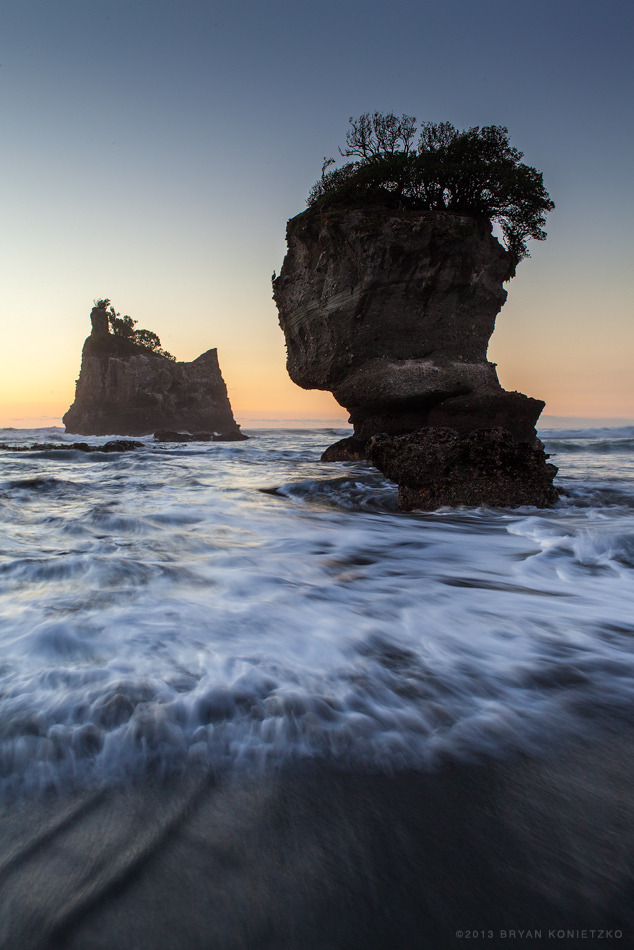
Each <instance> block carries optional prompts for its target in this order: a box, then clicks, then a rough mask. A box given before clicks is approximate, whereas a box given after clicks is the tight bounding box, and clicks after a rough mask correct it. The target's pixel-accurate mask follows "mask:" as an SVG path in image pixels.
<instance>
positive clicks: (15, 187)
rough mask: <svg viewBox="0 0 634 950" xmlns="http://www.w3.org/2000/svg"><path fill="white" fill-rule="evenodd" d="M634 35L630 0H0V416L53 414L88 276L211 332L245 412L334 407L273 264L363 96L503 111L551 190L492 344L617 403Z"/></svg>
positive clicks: (528, 388) (392, 103) (632, 138)
mask: <svg viewBox="0 0 634 950" xmlns="http://www.w3.org/2000/svg"><path fill="white" fill-rule="evenodd" d="M633 40H634V4H632V2H631V0H601V2H587V0H531V2H530V3H527V2H526V0H504V2H502V0H442V2H441V0H434V2H430V0H392V2H390V3H388V2H386V0H382V2H376V0H363V2H362V0H336V2H333V0H321V2H319V3H311V4H308V3H303V2H300V0H295V2H287V0H269V2H266V3H265V2H263V0H259V2H255V0H234V2H232V3H228V2H224V0H223V2H213V0H109V2H107V3H102V2H99V3H98V2H94V0H55V2H52V0H4V2H3V4H2V9H1V12H0V63H1V65H0V107H1V110H2V130H3V147H2V165H3V172H2V188H3V200H2V216H1V221H2V227H1V235H2V245H3V246H2V251H1V258H0V260H1V262H2V271H3V273H2V279H1V280H0V305H1V311H0V314H1V318H0V319H1V336H0V425H15V426H27V425H28V426H30V425H35V424H40V425H54V424H59V420H60V418H61V415H62V414H63V412H64V411H65V410H66V409H67V408H68V406H69V405H70V403H71V402H72V399H73V395H74V382H75V379H76V377H77V374H78V371H79V363H80V353H81V346H82V343H83V340H84V338H85V337H86V335H87V333H88V332H89V329H90V324H89V313H90V309H91V306H92V301H93V298H97V297H110V298H111V299H112V302H113V304H114V306H115V307H116V309H117V310H119V311H121V313H127V314H130V315H131V316H132V317H134V318H135V319H136V320H138V322H139V326H142V327H147V328H149V329H152V330H154V331H156V332H157V333H158V334H159V336H160V338H161V341H162V343H163V345H164V346H165V347H166V349H168V350H170V351H171V352H172V353H174V354H175V355H176V357H177V358H178V359H185V360H189V359H194V358H195V357H196V356H198V355H199V354H200V353H201V352H203V351H204V350H206V349H208V348H209V347H212V346H217V347H218V351H219V358H220V365H221V368H222V370H223V374H224V377H225V380H226V382H227V385H228V388H229V394H230V398H231V401H232V405H233V408H234V413H235V415H236V418H237V419H238V421H239V422H242V423H243V424H245V423H246V424H248V423H249V421H252V420H254V419H258V418H259V419H268V418H277V419H282V418H284V419H288V418H296V419H297V418H303V419H320V420H341V421H343V420H345V412H344V411H343V410H341V409H340V408H339V407H338V406H337V404H336V403H335V401H334V399H333V398H332V396H331V395H330V394H329V393H318V392H304V391H303V390H300V389H298V388H297V387H296V386H294V385H293V384H292V383H291V382H290V380H289V379H288V377H287V374H286V370H285V366H284V340H283V335H282V332H281V330H280V329H279V327H278V324H277V312H276V309H275V306H274V304H273V302H272V300H271V284H270V279H271V273H272V271H273V270H274V269H275V270H277V271H278V272H279V269H280V266H281V263H282V259H283V256H284V248H285V243H284V230H285V224H286V221H287V219H288V218H289V217H292V216H293V215H294V214H296V213H298V212H299V211H302V210H303V208H304V207H305V199H306V195H307V194H308V191H309V189H310V186H311V185H312V183H313V182H314V181H315V180H316V178H318V176H319V174H320V171H321V162H322V158H323V156H325V155H333V154H336V152H337V146H338V145H340V144H343V142H344V137H345V132H346V129H347V127H348V117H349V116H357V115H359V114H361V113H362V112H366V111H374V110H379V111H383V112H387V111H394V112H397V113H399V114H400V113H402V112H406V113H409V114H412V115H415V116H417V117H418V119H419V120H424V119H430V120H433V121H443V120H448V121H451V122H453V123H454V125H457V126H458V127H466V126H472V125H488V124H499V125H506V126H507V127H508V128H509V131H510V136H511V141H512V143H513V144H514V145H516V146H517V147H518V148H520V149H522V151H524V153H525V161H526V162H528V164H530V165H534V166H536V167H537V168H539V169H540V170H541V171H542V172H543V173H544V182H545V184H546V187H547V189H548V190H549V192H550V194H551V197H552V198H553V200H554V201H555V202H556V205H557V207H556V210H555V211H554V212H553V214H551V215H550V216H549V221H548V225H547V230H548V234H549V237H548V240H547V241H546V242H545V243H542V244H537V243H535V242H532V255H533V256H532V258H531V259H530V260H526V261H524V262H523V263H522V264H521V265H520V267H519V269H518V276H517V277H516V278H515V279H514V280H512V281H511V282H510V284H508V290H509V299H508V301H507V303H506V305H505V306H504V308H503V310H502V313H501V314H500V316H499V317H498V323H497V327H496V330H495V333H494V336H493V339H492V343H491V347H490V350H489V355H490V358H491V359H493V360H495V361H496V362H497V363H498V372H499V375H500V380H501V382H502V384H503V385H504V386H506V387H507V388H509V389H519V390H521V391H523V392H526V393H527V394H529V395H532V396H537V397H540V398H543V399H545V400H546V401H547V407H546V412H547V413H550V414H555V415H567V416H572V415H578V416H585V417H600V416H610V417H622V418H631V417H634V372H633V370H632V362H633V354H634V345H633V344H634V321H633V320H632V300H633V294H632V283H633V279H632V274H633V271H634V268H633V267H632V211H633V205H634V201H633V198H634V185H633V180H634V176H633V173H632V155H633V154H634V128H633V110H632V93H633V91H634V82H633V63H634V57H633V56H632V45H633Z"/></svg>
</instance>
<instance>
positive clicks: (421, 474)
mask: <svg viewBox="0 0 634 950" xmlns="http://www.w3.org/2000/svg"><path fill="white" fill-rule="evenodd" d="M366 451H367V455H368V458H369V459H370V461H371V462H372V463H373V464H374V465H376V467H377V468H378V469H379V470H380V471H381V472H383V474H384V475H386V476H387V477H388V478H390V479H391V480H392V481H395V482H397V483H398V486H399V489H398V504H399V508H401V509H402V510H405V511H409V510H411V509H414V508H418V509H422V510H424V511H432V510H434V509H436V508H440V507H441V506H443V505H471V506H473V505H476V506H477V505H493V506H496V507H502V508H515V507H518V506H520V505H534V506H536V507H537V508H546V507H548V506H549V505H552V504H554V503H555V502H556V501H557V498H558V496H559V493H558V491H557V489H556V488H554V487H553V484H552V480H553V477H554V476H555V475H556V474H557V469H556V467H555V466H554V465H551V464H550V463H549V462H547V461H546V459H547V458H548V456H547V455H546V454H545V453H544V450H543V448H541V447H539V448H534V447H532V446H530V445H528V444H527V443H525V442H516V441H515V439H513V437H512V435H511V434H510V432H508V431H506V430H505V429H501V428H494V429H478V430H475V431H473V432H470V433H467V434H460V433H458V432H457V431H456V430H455V429H448V428H442V427H436V426H430V427H428V428H426V429H422V430H421V431H419V432H411V433H409V434H408V435H399V436H389V435H377V436H374V437H373V438H372V439H370V441H369V442H368V444H367V447H366Z"/></svg>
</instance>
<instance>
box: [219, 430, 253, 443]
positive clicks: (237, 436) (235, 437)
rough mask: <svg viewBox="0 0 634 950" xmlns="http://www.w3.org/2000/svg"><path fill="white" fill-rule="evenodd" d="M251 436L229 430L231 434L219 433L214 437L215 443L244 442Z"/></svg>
mask: <svg viewBox="0 0 634 950" xmlns="http://www.w3.org/2000/svg"><path fill="white" fill-rule="evenodd" d="M248 438H249V436H248V435H245V434H244V432H240V430H238V431H237V432H235V431H233V430H229V432H219V433H218V435H215V436H214V437H213V441H214V442H244V440H245V439H248Z"/></svg>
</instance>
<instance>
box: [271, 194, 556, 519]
mask: <svg viewBox="0 0 634 950" xmlns="http://www.w3.org/2000/svg"><path fill="white" fill-rule="evenodd" d="M286 236H287V242H288V251H287V254H286V257H285V259H284V264H283V266H282V271H281V274H280V276H279V277H277V278H276V279H275V280H274V281H273V296H274V299H275V302H276V304H277V306H278V310H279V319H280V325H281V327H282V329H283V331H284V335H285V337H286V344H287V368H288V372H289V375H290V377H291V379H293V381H294V382H296V383H297V384H298V385H299V386H302V387H303V388H305V389H326V390H330V391H331V392H332V393H333V395H334V397H335V399H336V400H337V402H338V403H339V404H340V405H342V406H344V407H345V408H347V409H348V410H349V412H350V422H351V423H352V424H353V425H354V436H353V437H352V438H351V439H343V440H341V441H340V442H337V443H335V444H334V445H331V446H330V447H329V448H328V449H326V451H325V452H324V454H323V455H322V459H323V460H324V461H338V460H350V459H354V460H357V459H359V458H362V457H364V455H365V456H366V457H368V458H369V459H370V460H371V461H372V462H373V463H374V464H375V465H377V467H378V468H380V469H381V470H382V471H383V472H385V474H387V475H388V477H389V478H391V479H393V480H394V481H396V482H397V483H398V484H399V486H400V488H399V501H400V505H401V507H403V508H414V507H417V508H435V507H438V506H439V505H463V504H464V505H471V504H475V505H480V504H491V505H503V506H507V505H511V506H515V505H525V504H530V505H539V506H544V505H548V504H552V503H553V501H554V500H555V499H556V498H557V491H556V489H554V488H553V487H552V479H553V476H554V474H555V473H556V469H555V467H554V466H553V465H548V464H547V463H546V456H545V455H544V452H543V446H542V445H541V443H540V442H539V440H538V439H537V434H536V430H535V425H536V422H537V419H538V418H539V414H540V412H541V411H542V409H543V408H544V403H543V402H542V401H541V400H538V399H532V398H530V397H528V396H525V395H523V394H522V393H518V392H507V391H506V390H504V389H503V388H502V387H501V386H500V383H499V381H498V377H497V373H496V370H495V364H494V363H490V362H489V361H488V360H487V347H488V343H489V338H490V336H491V333H492V332H493V328H494V326H495V318H496V316H497V314H498V312H499V311H500V309H501V307H502V305H503V303H504V301H505V300H506V290H505V289H504V286H503V285H504V281H505V280H506V279H508V276H509V273H511V272H512V270H513V268H512V262H511V256H510V254H509V252H508V251H506V250H505V249H504V248H503V247H502V246H501V244H500V243H499V242H498V241H497V240H496V238H495V237H494V236H493V234H492V229H491V224H490V222H489V221H487V220H480V219H478V220H476V219H474V218H471V217H468V216H466V215H458V214H449V213H447V212H436V211H433V212H431V211H426V212H423V211H413V210H397V209H395V208H388V207H377V206H373V207H370V206H367V207H343V206H342V207H331V208H323V207H322V208H321V209H310V210H309V211H305V212H303V213H302V214H300V215H297V217H295V218H293V219H292V220H291V221H289V223H288V227H287V235H286ZM481 430H486V433H488V434H485V435H483V434H482V431H481ZM380 433H381V434H382V435H381V438H380V439H379V440H377V439H373V437H374V436H378V435H379V434H380ZM408 433H414V435H412V436H411V437H410V436H409V435H407V434H408ZM443 433H444V435H443ZM396 436H403V437H404V438H403V439H402V440H401V441H399V439H398V438H392V439H391V440H390V438H389V437H396ZM369 440H371V441H369Z"/></svg>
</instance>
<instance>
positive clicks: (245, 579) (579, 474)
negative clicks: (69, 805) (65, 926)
mask: <svg viewBox="0 0 634 950" xmlns="http://www.w3.org/2000/svg"><path fill="white" fill-rule="evenodd" d="M56 435H57V436H59V435H60V434H59V432H57V433H56ZM253 435H254V438H253V439H251V440H250V441H249V442H244V443H239V444H234V443H205V444H199V445H195V444H194V445H191V446H189V445H186V446H169V445H168V446H165V445H153V444H152V440H151V439H147V440H145V441H146V448H144V449H143V450H142V451H140V452H138V453H126V454H122V455H117V456H116V457H107V458H103V457H99V459H98V461H95V462H92V460H93V459H95V458H96V457H95V456H84V457H82V458H81V459H80V458H78V457H76V456H75V455H72V454H71V455H69V454H68V453H62V455H63V458H57V457H55V453H49V455H47V456H46V457H44V458H43V457H41V455H38V454H33V455H31V454H29V453H26V454H22V453H20V454H13V453H4V454H3V455H2V458H1V464H2V468H1V469H0V518H2V527H3V530H2V534H1V536H0V626H1V630H0V646H1V654H0V655H1V657H2V660H1V666H0V783H1V787H2V789H3V790H4V791H5V792H11V791H17V790H20V789H24V787H26V786H29V787H46V786H48V785H50V784H62V783H68V782H81V781H85V780H88V779H99V780H103V781H109V780H115V779H121V778H123V777H125V776H127V775H131V774H134V773H135V772H137V771H139V770H142V769H144V768H148V767H152V768H157V769H159V770H179V769H184V768H186V767H187V766H188V764H189V763H190V762H192V761H194V762H196V763H201V762H203V763H205V764H207V765H209V766H210V767H211V768H215V769H231V768H252V767H255V766H257V765H258V764H263V763H271V764H273V763H279V762H282V761H284V760H286V759H287V758H288V757H295V756H301V757H305V756H308V757H315V756H323V757H328V758H329V759H334V760H339V761H342V762H351V761H352V762H358V763H365V764H371V765H378V766H380V767H384V768H398V767H401V766H403V765H410V766H411V765H414V766H423V765H425V764H428V763H433V762H434V761H435V760H436V759H437V757H438V756H441V755H442V756H445V755H452V756H466V757H473V756H477V755H479V754H480V753H482V752H484V751H486V752H488V753H494V754H503V753H504V752H505V751H506V750H508V749H510V748H528V747H531V748H534V747H535V746H539V745H543V744H544V743H548V742H551V741H555V740H556V737H557V736H558V735H561V734H563V733H566V732H571V731H572V732H574V731H584V730H587V729H589V728H591V723H592V721H593V720H596V721H598V720H603V719H605V717H613V716H628V715H631V713H630V709H631V708H632V706H631V701H632V698H633V693H634V638H633V636H632V634H633V632H634V626H633V620H632V618H634V592H633V586H632V580H633V578H634V574H633V566H634V511H633V510H632V509H633V506H634V501H633V498H632V496H633V495H634V492H633V491H632V487H631V482H629V481H628V463H627V461H625V462H624V461H623V459H622V457H621V455H620V454H618V453H616V454H615V453H612V454H609V453H602V452H599V453H594V454H593V453H592V449H591V448H590V449H588V450H587V451H585V454H584V453H579V452H576V451H574V450H571V451H567V450H566V449H565V448H560V449H559V450H558V457H557V459H556V461H557V463H558V464H559V466H560V484H562V485H563V487H564V488H565V489H566V491H567V492H568V494H567V495H566V496H565V497H564V498H563V499H562V501H561V502H560V503H559V504H558V505H557V506H556V507H555V508H554V509H553V510H551V511H543V512H537V511H535V510H524V511H519V512H508V511H499V510H498V511H488V510H486V509H478V510H467V509H464V510H459V511H449V510H442V511H440V512H435V513H432V514H428V515H423V514H400V513H398V512H397V511H396V505H395V498H396V490H395V488H394V486H391V485H390V483H389V482H386V481H385V479H383V478H382V476H380V475H379V473H378V472H376V471H375V470H373V469H372V468H371V467H370V466H368V465H365V464H361V463H354V464H353V463H339V464H330V465H325V464H322V463H320V462H319V461H318V458H319V454H320V451H321V450H322V449H323V447H324V446H325V445H326V444H328V442H329V441H334V440H335V439H336V438H337V437H338V436H339V435H340V433H336V432H334V433H328V434H324V433H320V432H307V431H304V432H301V431H295V432H292V433H291V432H284V431H279V430H276V431H262V432H260V433H253ZM559 435H560V434H558V437H559ZM28 437H30V438H31V439H32V440H34V441H49V437H48V435H47V436H46V437H45V438H43V437H42V433H41V432H37V433H35V434H34V433H29V434H28ZM566 437H568V436H566ZM11 438H12V440H13V441H15V442H16V443H20V444H21V443H22V442H24V440H25V439H27V436H26V434H25V433H19V432H13V433H11ZM64 438H65V439H66V438H67V437H65V436H64ZM571 438H572V436H571ZM575 438H577V437H576V436H575ZM578 438H579V439H581V440H584V441H585V442H586V443H589V444H591V443H592V441H593V439H598V438H600V439H605V434H604V433H601V434H600V435H591V434H590V435H589V434H588V433H587V432H586V433H585V434H583V435H582V436H579V437H578ZM0 440H4V441H7V438H6V435H3V434H2V433H0ZM78 454H79V453H77V455H78ZM589 458H592V463H591V464H590V463H588V462H584V459H589ZM86 459H90V460H91V461H90V463H88V464H87V462H86Z"/></svg>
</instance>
